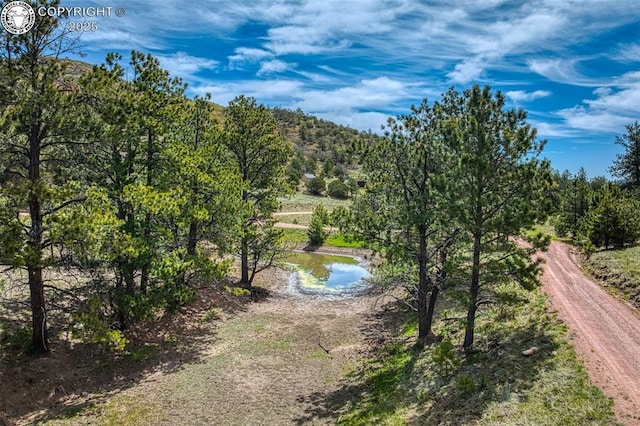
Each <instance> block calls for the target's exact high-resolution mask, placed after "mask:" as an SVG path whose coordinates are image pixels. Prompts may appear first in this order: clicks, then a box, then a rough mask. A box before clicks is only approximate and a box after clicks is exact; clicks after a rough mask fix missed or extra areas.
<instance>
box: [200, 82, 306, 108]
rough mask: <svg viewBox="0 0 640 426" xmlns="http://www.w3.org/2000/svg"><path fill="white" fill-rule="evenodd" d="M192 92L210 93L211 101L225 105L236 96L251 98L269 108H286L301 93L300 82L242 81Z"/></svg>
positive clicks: (213, 85) (210, 85) (223, 83)
mask: <svg viewBox="0 0 640 426" xmlns="http://www.w3.org/2000/svg"><path fill="white" fill-rule="evenodd" d="M192 91H193V92H194V93H195V94H197V95H204V94H205V93H211V94H212V97H213V101H214V102H215V103H217V104H220V105H226V104H227V103H229V101H230V100H232V99H233V98H235V97H236V96H238V95H245V96H251V97H253V98H255V99H256V100H257V101H258V102H259V103H262V104H266V105H269V106H285V107H286V106H287V105H289V104H290V103H291V102H292V101H295V100H296V99H297V98H296V94H299V93H301V92H302V91H303V85H302V83H301V82H298V81H293V80H244V81H233V82H221V83H217V84H205V85H201V86H198V87H195V88H192Z"/></svg>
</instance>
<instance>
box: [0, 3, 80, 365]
mask: <svg viewBox="0 0 640 426" xmlns="http://www.w3.org/2000/svg"><path fill="white" fill-rule="evenodd" d="M58 5H59V2H58V1H39V2H37V3H36V4H35V5H34V9H35V8H37V7H44V8H50V7H52V8H56V7H57V6H58ZM1 33H2V35H0V45H1V46H2V47H1V48H0V49H1V57H2V59H1V60H0V75H2V76H3V79H4V80H5V81H4V82H3V83H4V84H3V88H2V92H3V93H2V95H3V99H2V100H1V101H0V132H1V134H2V136H1V137H2V143H1V144H0V156H1V157H2V158H3V160H4V161H3V162H4V163H5V166H6V170H5V175H6V176H7V177H8V182H6V183H5V185H4V187H3V189H2V192H3V193H4V196H3V197H2V198H4V200H5V203H4V205H5V206H7V205H8V206H9V208H11V209H18V208H19V209H23V208H24V209H26V210H27V211H28V213H27V215H28V217H27V220H26V221H23V220H21V219H20V218H19V216H18V214H17V212H14V213H16V214H15V215H13V216H12V217H11V218H10V219H9V222H8V223H7V224H6V225H5V226H4V227H5V228H9V230H12V231H11V232H10V233H9V234H8V235H10V236H11V237H12V238H11V239H7V238H6V237H7V235H5V236H4V237H3V238H2V239H1V240H0V241H1V242H2V244H3V247H2V248H0V251H2V252H4V253H5V256H3V257H4V259H3V261H5V262H7V263H9V265H10V266H12V267H21V268H24V269H25V270H26V271H27V276H28V284H29V294H30V301H31V323H32V341H33V346H34V348H35V350H36V352H39V353H46V352H48V351H49V337H48V332H47V306H46V299H45V292H44V289H45V281H44V277H43V271H44V270H45V269H46V268H47V267H49V266H52V265H54V264H55V263H56V262H57V260H58V259H56V258H54V257H53V256H48V255H47V253H48V252H49V251H48V250H47V249H50V248H51V247H52V246H53V245H56V244H57V242H58V241H57V239H58V238H59V237H61V234H60V233H59V232H55V233H54V232H53V231H52V229H53V228H55V227H56V226H57V223H58V222H59V221H58V220H57V219H56V218H57V217H59V216H60V214H61V213H62V211H63V210H64V209H65V208H66V207H68V206H70V205H72V204H74V203H76V202H79V201H81V200H82V199H83V196H82V194H79V193H78V191H77V189H78V188H77V186H76V185H74V183H73V182H72V181H69V180H68V179H67V176H63V175H62V174H63V173H64V170H63V169H62V168H61V167H60V165H61V164H64V163H65V162H66V161H68V159H69V154H70V152H72V151H74V150H77V149H79V148H81V147H82V146H83V144H84V141H83V140H82V139H81V135H80V134H79V132H78V129H79V128H78V126H77V121H76V119H77V109H78V108H77V102H74V100H75V82H74V81H72V80H71V79H70V78H67V77H66V75H65V74H66V72H65V70H66V67H67V66H68V65H69V63H68V62H65V61H62V60H61V59H60V57H61V55H64V54H67V53H69V52H71V51H73V49H74V45H75V41H76V40H75V39H72V38H70V36H69V33H68V32H66V31H65V29H64V28H61V27H60V26H59V22H58V20H57V18H54V17H51V16H40V15H39V14H36V17H35V24H34V27H33V28H32V29H31V30H30V31H29V32H27V33H25V34H21V35H13V34H9V33H8V32H6V31H2V32H1ZM63 182H66V184H65V183H63ZM7 201H8V203H7ZM5 219H8V218H5ZM18 226H19V227H20V229H21V230H22V232H20V233H19V234H17V233H15V231H16V229H17V227H18ZM54 237H55V238H54ZM16 238H17V240H16ZM50 252H53V250H50ZM7 254H9V255H10V256H6V255H7Z"/></svg>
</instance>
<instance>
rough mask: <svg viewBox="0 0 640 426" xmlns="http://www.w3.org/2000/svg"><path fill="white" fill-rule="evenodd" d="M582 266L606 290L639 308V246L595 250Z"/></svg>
mask: <svg viewBox="0 0 640 426" xmlns="http://www.w3.org/2000/svg"><path fill="white" fill-rule="evenodd" d="M582 266H583V268H584V269H585V270H586V272H587V273H588V274H589V275H591V276H592V277H594V278H595V279H597V280H599V281H600V282H602V283H603V284H604V286H605V287H607V289H608V290H611V289H613V290H614V291H613V292H614V293H616V295H618V296H622V297H623V298H624V299H626V300H629V301H630V302H631V303H633V304H634V305H635V307H636V308H640V246H638V247H630V248H625V249H618V250H603V251H598V252H595V253H593V255H591V257H589V259H588V260H586V261H585V262H584V263H583V265H582Z"/></svg>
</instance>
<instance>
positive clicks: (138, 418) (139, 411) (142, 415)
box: [100, 397, 154, 426]
mask: <svg viewBox="0 0 640 426" xmlns="http://www.w3.org/2000/svg"><path fill="white" fill-rule="evenodd" d="M100 411H101V412H102V416H101V417H102V419H101V422H100V424H101V425H104V426H121V425H130V426H142V425H150V424H153V423H154V421H153V420H154V419H153V413H154V410H153V409H152V407H150V406H149V405H147V404H142V403H140V402H139V401H136V400H129V399H126V398H125V397H120V398H116V399H114V400H112V401H110V402H108V403H107V404H105V405H104V406H103V407H102V409H101V410H100Z"/></svg>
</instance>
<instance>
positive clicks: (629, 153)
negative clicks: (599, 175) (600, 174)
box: [609, 121, 640, 188]
mask: <svg viewBox="0 0 640 426" xmlns="http://www.w3.org/2000/svg"><path fill="white" fill-rule="evenodd" d="M625 128H626V130H627V132H626V133H625V134H624V135H623V136H616V140H615V143H616V144H618V145H622V146H623V147H624V152H622V153H620V154H617V155H616V160H615V161H614V163H613V166H611V168H610V169H609V170H610V172H611V174H612V175H614V176H617V177H619V178H622V179H624V181H625V182H626V183H627V184H628V185H629V186H630V187H632V188H640V123H638V122H637V121H635V122H634V123H632V124H627V126H626V127H625Z"/></svg>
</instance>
